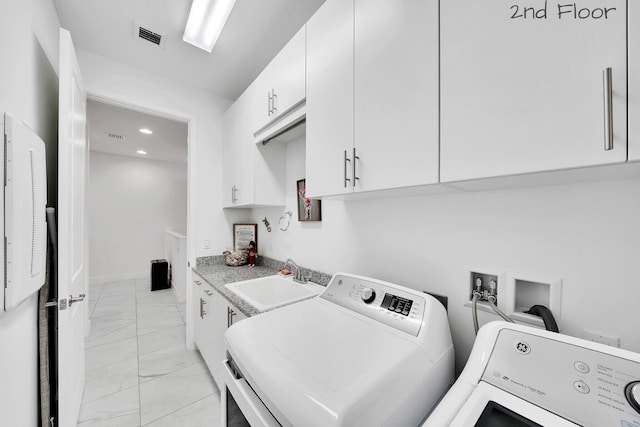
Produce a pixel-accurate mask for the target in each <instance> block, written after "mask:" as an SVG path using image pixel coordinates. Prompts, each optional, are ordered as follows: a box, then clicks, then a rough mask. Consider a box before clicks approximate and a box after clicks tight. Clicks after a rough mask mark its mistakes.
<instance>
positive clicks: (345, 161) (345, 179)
mask: <svg viewBox="0 0 640 427" xmlns="http://www.w3.org/2000/svg"><path fill="white" fill-rule="evenodd" d="M350 161H351V159H349V158H348V157H347V150H344V188H347V182H351V180H350V179H349V178H347V162H350Z"/></svg>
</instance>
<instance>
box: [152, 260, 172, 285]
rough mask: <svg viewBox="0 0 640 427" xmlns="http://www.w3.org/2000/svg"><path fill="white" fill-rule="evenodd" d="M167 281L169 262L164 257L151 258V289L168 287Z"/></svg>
mask: <svg viewBox="0 0 640 427" xmlns="http://www.w3.org/2000/svg"><path fill="white" fill-rule="evenodd" d="M170 287H171V284H170V283H169V263H168V262H167V260H166V259H153V260H151V290H152V291H158V290H160V289H168V288H170Z"/></svg>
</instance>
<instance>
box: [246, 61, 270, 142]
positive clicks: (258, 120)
mask: <svg viewBox="0 0 640 427" xmlns="http://www.w3.org/2000/svg"><path fill="white" fill-rule="evenodd" d="M274 61H275V59H274V60H272V61H271V62H270V63H269V65H267V66H266V67H265V69H264V70H262V72H261V73H260V75H259V76H258V77H256V79H255V80H254V81H253V83H251V85H250V86H249V88H250V93H251V101H250V106H249V107H250V114H251V131H252V132H254V133H255V132H257V131H258V130H260V129H262V128H263V127H265V126H266V125H267V124H268V123H269V122H270V121H271V120H273V117H274V113H273V111H272V103H271V101H270V98H271V97H272V94H273V63H274Z"/></svg>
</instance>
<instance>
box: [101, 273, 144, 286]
mask: <svg viewBox="0 0 640 427" xmlns="http://www.w3.org/2000/svg"><path fill="white" fill-rule="evenodd" d="M145 278H147V279H148V278H149V272H148V271H145V272H144V273H143V272H138V273H125V274H110V275H107V276H93V277H89V283H95V284H101V283H108V282H117V281H120V280H132V279H145Z"/></svg>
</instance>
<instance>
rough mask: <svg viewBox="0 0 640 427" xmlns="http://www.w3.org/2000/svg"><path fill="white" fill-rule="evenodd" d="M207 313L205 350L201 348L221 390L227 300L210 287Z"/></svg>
mask: <svg viewBox="0 0 640 427" xmlns="http://www.w3.org/2000/svg"><path fill="white" fill-rule="evenodd" d="M209 293H210V294H211V296H209V299H208V305H207V314H206V315H205V324H204V325H205V328H206V331H207V332H206V338H205V342H206V344H205V351H204V352H203V351H202V349H200V353H201V354H202V356H203V359H204V360H205V362H206V364H207V367H208V368H209V371H210V372H211V375H212V376H213V379H214V380H215V381H216V384H217V385H218V388H219V390H222V388H220V387H223V383H224V379H223V371H222V361H223V360H224V359H225V357H224V356H225V352H224V351H223V352H222V355H221V352H220V349H221V348H224V333H225V332H226V330H227V324H226V319H227V315H226V313H227V304H226V300H225V299H224V297H223V296H222V295H220V294H219V293H218V292H216V291H214V290H211V289H209Z"/></svg>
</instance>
